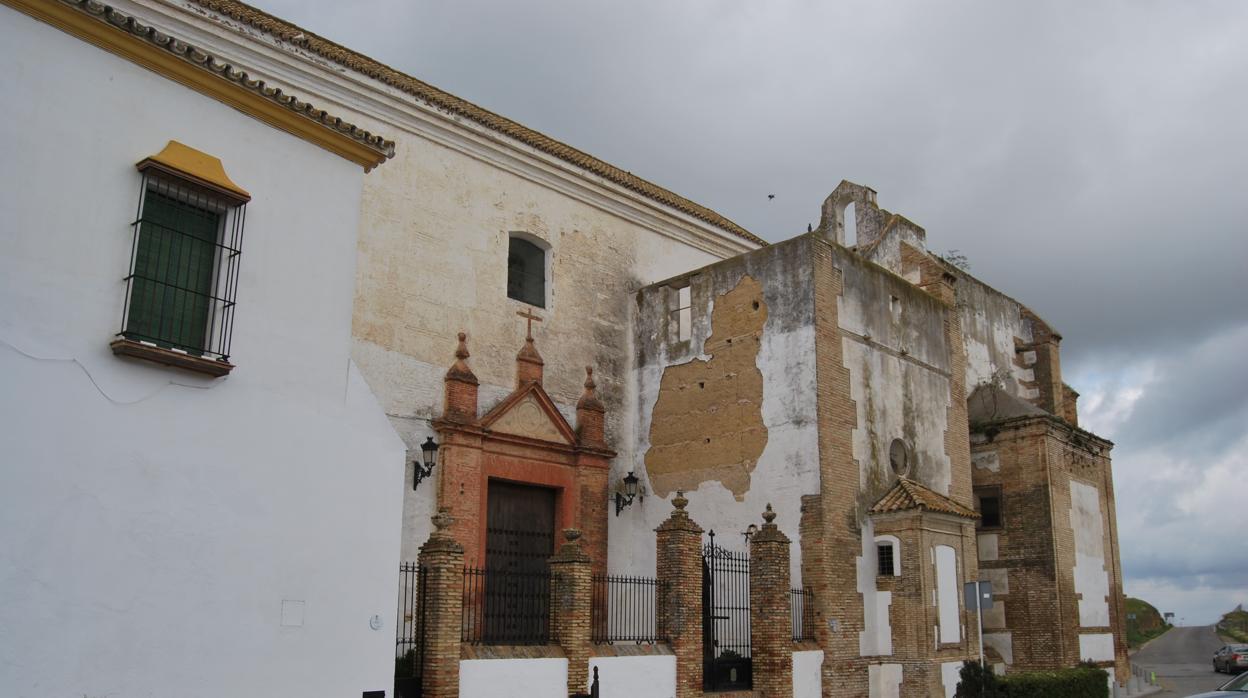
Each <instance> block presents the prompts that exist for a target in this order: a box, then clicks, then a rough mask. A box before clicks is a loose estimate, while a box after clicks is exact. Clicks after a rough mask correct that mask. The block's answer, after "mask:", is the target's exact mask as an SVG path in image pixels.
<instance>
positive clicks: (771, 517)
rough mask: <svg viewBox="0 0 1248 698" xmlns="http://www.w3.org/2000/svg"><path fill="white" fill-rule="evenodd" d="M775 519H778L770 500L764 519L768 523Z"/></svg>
mask: <svg viewBox="0 0 1248 698" xmlns="http://www.w3.org/2000/svg"><path fill="white" fill-rule="evenodd" d="M775 520H776V512H774V511H772V509H771V502H768V503H767V511H764V512H763V521H766V522H767V523H771V522H772V521H775Z"/></svg>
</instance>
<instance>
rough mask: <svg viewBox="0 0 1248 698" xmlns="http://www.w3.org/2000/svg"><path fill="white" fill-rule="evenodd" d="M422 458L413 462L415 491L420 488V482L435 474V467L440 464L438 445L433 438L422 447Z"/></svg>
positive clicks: (413, 485)
mask: <svg viewBox="0 0 1248 698" xmlns="http://www.w3.org/2000/svg"><path fill="white" fill-rule="evenodd" d="M420 457H421V460H416V461H412V468H413V473H412V489H413V490H414V489H416V488H417V487H420V481H421V480H424V479H425V478H427V477H429V475H430V474H431V473H433V466H435V465H437V464H438V444H437V443H435V442H434V440H433V437H432V436H430V437H429V438H427V439H425V442H424V443H423V444H421V445H420ZM422 461H423V462H422Z"/></svg>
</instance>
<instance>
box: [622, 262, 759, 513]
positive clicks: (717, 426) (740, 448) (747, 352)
mask: <svg viewBox="0 0 1248 698" xmlns="http://www.w3.org/2000/svg"><path fill="white" fill-rule="evenodd" d="M766 321H767V305H766V303H764V301H763V291H762V287H761V285H760V284H759V283H758V282H757V281H755V280H754V279H753V278H751V277H749V276H743V277H742V278H741V281H740V282H738V283H737V285H736V286H735V287H734V288H733V289H732V290H731V291H728V292H727V293H725V294H723V295H722V296H720V297H718V298H716V299H715V306H714V310H712V311H711V336H710V337H708V338H707V340H706V345H705V347H704V352H705V353H706V354H709V355H710V358H709V359H705V360H704V359H694V360H692V361H690V362H689V363H685V364H679V365H676V366H669V367H667V368H666V369H665V370H664V371H663V378H662V379H661V381H660V383H659V396H658V401H657V402H656V403H655V405H654V412H653V415H652V419H651V422H650V449H649V450H648V451H647V452H646V472H647V473H649V475H650V484H651V486H652V487H653V488H654V491H655V493H656V494H658V495H659V496H660V497H666V496H667V495H668V494H669V493H671V492H672V491H674V490H678V489H683V490H694V489H697V487H698V485H700V484H701V483H703V482H710V481H718V482H720V483H721V484H722V485H723V486H724V487H725V488H727V489H728V490H729V491H730V492H732V494H733V496H734V497H736V499H737V500H738V501H740V500H742V499H744V498H745V493H746V492H747V491H748V490H749V489H750V473H752V472H753V471H754V466H755V465H756V464H757V463H758V458H759V456H760V455H762V453H763V448H764V447H765V446H766V445H767V427H766V426H765V425H764V424H763V415H762V409H761V408H762V403H763V374H762V372H761V371H760V370H759V369H758V364H757V362H758V352H759V346H760V340H761V337H762V333H763V325H764V324H765V323H766Z"/></svg>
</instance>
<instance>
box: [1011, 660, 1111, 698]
mask: <svg viewBox="0 0 1248 698" xmlns="http://www.w3.org/2000/svg"><path fill="white" fill-rule="evenodd" d="M1001 685H1002V687H1003V688H1004V689H1005V691H1004V692H1003V693H1002V695H1004V696H1008V698H1109V674H1107V673H1105V670H1104V669H1093V668H1087V667H1079V668H1077V669H1058V670H1054V671H1028V672H1022V673H1018V674H1009V675H1007V676H1004V677H1002V679H1001Z"/></svg>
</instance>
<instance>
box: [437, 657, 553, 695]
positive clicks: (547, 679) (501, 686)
mask: <svg viewBox="0 0 1248 698" xmlns="http://www.w3.org/2000/svg"><path fill="white" fill-rule="evenodd" d="M567 694H568V660H566V659H563V658H555V659H465V660H462V661H460V663H459V696H460V698H485V697H486V696H489V698H547V697H549V698H555V697H556V696H559V697H562V696H566V695H567Z"/></svg>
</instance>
